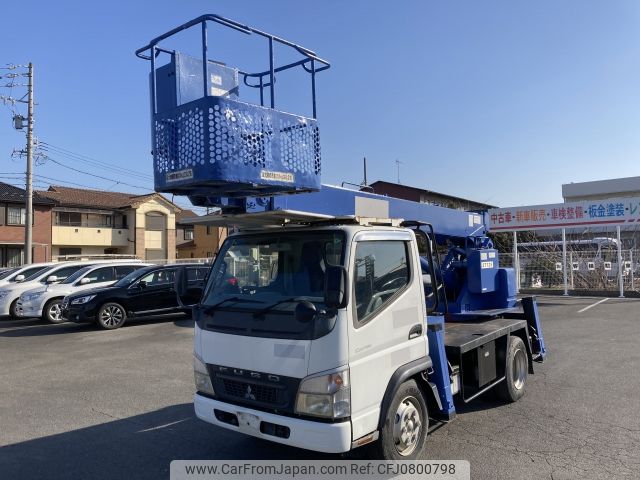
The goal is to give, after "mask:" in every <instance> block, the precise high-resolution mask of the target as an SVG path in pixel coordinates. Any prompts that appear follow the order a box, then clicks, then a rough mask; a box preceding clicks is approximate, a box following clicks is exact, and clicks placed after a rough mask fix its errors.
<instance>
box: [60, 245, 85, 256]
mask: <svg viewBox="0 0 640 480" xmlns="http://www.w3.org/2000/svg"><path fill="white" fill-rule="evenodd" d="M81 253H82V248H79V247H60V252H59V254H58V255H60V256H61V257H64V256H67V255H80V254H81Z"/></svg>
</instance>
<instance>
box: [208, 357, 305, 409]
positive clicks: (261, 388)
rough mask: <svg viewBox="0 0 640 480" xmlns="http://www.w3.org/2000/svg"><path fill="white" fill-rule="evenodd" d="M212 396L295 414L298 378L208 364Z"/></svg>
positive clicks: (235, 402) (239, 403) (238, 403)
mask: <svg viewBox="0 0 640 480" xmlns="http://www.w3.org/2000/svg"><path fill="white" fill-rule="evenodd" d="M208 368H209V375H210V376H211V382H212V384H213V390H214V391H215V392H216V393H215V396H216V397H217V398H219V399H220V400H223V401H226V402H228V403H231V404H237V405H246V406H250V407H253V408H258V409H261V410H266V411H277V412H280V413H294V411H293V410H294V406H295V398H296V394H297V393H298V385H299V384H300V379H299V378H292V377H285V376H282V375H272V374H268V373H264V372H256V371H249V370H243V369H238V368H233V367H223V366H219V365H211V364H209V365H208Z"/></svg>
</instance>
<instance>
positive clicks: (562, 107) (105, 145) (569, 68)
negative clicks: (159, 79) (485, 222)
mask: <svg viewBox="0 0 640 480" xmlns="http://www.w3.org/2000/svg"><path fill="white" fill-rule="evenodd" d="M0 11H2V16H3V19H4V21H3V22H2V28H1V29H0V45H1V46H2V47H0V64H6V63H26V62H28V61H32V62H34V64H35V67H36V100H37V102H38V105H37V109H36V115H37V116H36V134H37V136H38V138H39V139H40V141H41V142H46V143H48V144H50V145H53V146H54V148H56V150H55V151H53V150H52V148H50V149H49V152H50V156H51V157H52V158H53V159H55V160H57V161H58V162H60V163H63V164H66V165H68V166H69V167H72V169H68V168H63V167H61V166H59V165H57V164H55V163H54V162H53V161H51V160H49V161H47V162H46V163H45V164H43V165H38V166H36V169H35V173H36V174H37V175H40V176H41V177H40V182H43V181H46V180H45V179H44V178H42V177H49V178H55V179H58V180H62V181H64V182H67V183H77V184H80V185H86V186H91V187H96V188H104V189H111V190H125V191H132V192H140V193H143V192H145V189H148V190H150V189H152V181H151V179H150V175H151V173H152V163H151V157H150V154H149V151H150V131H149V100H148V91H147V85H148V84H147V75H148V68H149V66H148V64H147V62H144V61H142V60H140V59H138V58H136V57H135V56H134V54H133V52H134V50H135V49H136V48H138V47H140V46H142V45H144V44H146V43H147V42H148V41H149V40H150V39H151V38H152V37H154V36H156V35H158V34H160V33H162V32H164V31H167V30H169V29H171V28H172V27H174V26H176V25H178V24H179V23H182V22H184V21H187V20H189V19H191V18H193V17H196V16H198V15H201V14H203V13H218V14H221V15H224V16H228V17H230V18H233V19H236V20H238V21H240V22H243V23H246V24H249V25H252V26H254V27H256V28H260V29H262V30H265V31H268V32H271V33H274V34H277V35H279V36H282V37H284V38H287V39H290V40H292V41H295V42H297V43H299V44H302V45H304V46H307V47H309V48H311V49H313V50H315V51H316V52H317V53H318V54H319V55H320V56H322V57H324V58H327V59H328V60H330V61H331V62H332V68H331V69H330V70H328V71H327V72H324V73H323V74H322V75H321V76H319V79H318V80H319V81H318V101H319V107H318V116H319V120H320V122H321V129H322V148H323V161H324V167H323V181H324V182H325V183H334V184H339V183H340V182H342V181H350V182H356V183H357V182H360V181H361V180H362V157H364V156H366V157H367V159H368V164H369V180H370V181H371V180H375V179H384V180H389V181H395V179H396V166H395V159H399V160H400V161H401V162H402V164H401V170H400V180H401V182H402V183H405V184H408V185H413V186H418V187H423V188H428V189H432V190H436V191H441V192H446V193H449V194H453V195H458V196H463V197H469V198H473V199H476V200H479V201H484V202H488V203H493V204H497V205H500V206H512V205H524V204H540V203H547V202H556V201H560V200H561V190H560V186H561V184H562V183H567V182H572V181H585V180H595V179H601V178H614V177H621V176H634V175H640V163H639V162H638V158H639V156H640V155H639V154H640V135H638V131H639V127H640V90H639V88H638V85H640V2H637V1H635V0H629V1H621V0H620V1H610V2H601V1H600V2H596V1H584V0H563V1H557V0H538V1H535V2H513V1H506V0H505V1H477V0H468V1H438V2H436V1H425V0H417V1H408V0H407V1H398V2H374V1H348V2H347V1H339V0H329V1H322V2H318V1H314V2H311V1H303V0H297V1H284V0H282V1H269V2H267V1H252V0H235V1H225V0H218V1H212V0H209V1H202V0H181V1H180V2H176V1H167V0H156V1H147V0H144V1H135V2H134V1H127V2H124V1H119V0H114V1H111V2H87V1H55V2H51V1H44V0H40V1H32V0H23V1H21V2H5V4H4V5H3V6H2V7H1V8H0ZM26 19H30V22H29V24H27V23H26ZM214 35H218V34H217V33H215V32H214V31H212V32H211V34H210V40H212V42H213V44H214V46H213V47H212V50H213V53H212V56H213V57H216V58H217V59H222V60H224V61H226V62H227V63H228V64H233V63H234V61H235V60H236V59H242V60H243V61H246V60H251V59H253V58H254V57H253V56H252V55H251V54H248V55H241V53H242V52H241V49H242V48H244V45H245V43H242V42H245V40H244V39H240V40H239V42H240V43H233V42H234V40H233V39H237V38H238V36H237V35H235V36H227V35H225V34H222V33H220V36H219V37H214ZM190 39H191V37H188V36H185V37H184V38H182V39H181V40H180V42H179V44H178V45H177V46H178V48H179V49H180V48H184V49H186V50H187V51H189V50H190V49H191V50H194V51H195V48H196V44H195V43H192V44H189V40H190ZM251 45H253V46H254V47H256V44H251ZM261 58H262V57H261ZM240 66H242V65H240ZM4 83H5V80H0V84H4ZM305 86H306V84H305ZM0 90H2V92H0V94H5V95H6V94H8V89H6V88H0ZM300 91H301V90H300ZM17 93H18V90H14V91H13V95H14V96H16V95H17ZM287 93H288V94H287ZM287 93H285V94H284V95H283V96H282V97H281V100H282V101H283V107H284V108H286V109H287V110H292V111H296V112H297V111H300V112H305V111H308V101H307V100H308V99H307V98H306V97H304V96H303V95H298V96H296V95H293V94H294V93H299V90H298V89H295V88H293V86H291V87H290V88H288V89H287ZM241 96H242V92H241ZM23 142H24V136H23V134H21V133H18V132H15V131H14V130H13V129H12V127H11V112H10V110H9V108H5V107H4V106H2V105H0V161H2V162H3V166H2V167H0V172H1V173H0V177H2V176H4V177H7V176H9V177H11V176H10V175H7V174H8V173H12V172H20V171H23V170H24V161H23V160H18V159H14V160H12V159H11V158H10V153H11V151H12V150H13V149H14V148H20V147H22V146H23V145H24V143H23ZM60 149H64V150H60ZM69 152H73V154H70V153H69ZM76 154H80V155H83V156H85V157H78V156H77V155H76ZM86 157H90V159H92V160H98V161H100V162H104V163H108V164H110V165H113V166H114V168H116V169H119V170H117V171H116V170H114V171H109V169H104V168H102V169H97V168H95V167H92V166H91V165H89V164H88V163H86V161H81V160H87V158H86ZM122 169H128V170H135V171H137V172H140V173H141V175H139V176H136V175H129V174H125V173H124V171H123V170H122ZM78 170H84V171H89V172H91V173H93V174H95V175H100V176H103V177H106V178H108V179H110V180H104V179H100V178H97V177H95V176H91V175H86V174H83V173H81V172H80V171H78ZM0 180H5V181H9V182H12V183H19V179H17V177H16V178H13V177H12V178H11V179H9V180H7V179H6V178H4V179H3V178H0ZM111 180H118V181H120V182H124V183H128V184H130V185H136V186H140V187H143V188H139V189H137V188H133V187H130V186H127V185H123V183H120V184H118V183H116V182H114V181H111ZM52 183H56V182H55V181H54V182H52ZM58 183H60V182H58ZM38 186H40V187H43V186H44V184H43V183H39V184H38ZM180 203H181V204H182V205H186V204H187V200H186V199H183V200H180Z"/></svg>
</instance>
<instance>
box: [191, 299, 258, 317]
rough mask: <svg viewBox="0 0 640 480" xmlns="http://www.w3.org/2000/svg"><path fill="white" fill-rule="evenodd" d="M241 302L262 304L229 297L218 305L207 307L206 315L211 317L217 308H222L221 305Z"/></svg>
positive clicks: (256, 301)
mask: <svg viewBox="0 0 640 480" xmlns="http://www.w3.org/2000/svg"><path fill="white" fill-rule="evenodd" d="M239 301H243V302H247V303H262V302H260V301H258V300H252V299H250V298H243V297H229V298H225V299H224V300H220V301H219V302H218V303H214V304H213V305H211V306H209V307H207V308H206V309H205V311H204V313H205V314H206V315H211V314H212V313H213V312H214V311H215V309H216V308H218V307H220V306H221V305H223V304H225V303H227V302H239Z"/></svg>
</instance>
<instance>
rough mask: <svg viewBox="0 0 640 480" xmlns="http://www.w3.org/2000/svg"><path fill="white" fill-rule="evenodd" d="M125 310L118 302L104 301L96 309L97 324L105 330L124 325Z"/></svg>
mask: <svg viewBox="0 0 640 480" xmlns="http://www.w3.org/2000/svg"><path fill="white" fill-rule="evenodd" d="M126 319H127V312H126V311H125V309H124V307H123V306H122V305H120V304H119V303H105V304H104V305H102V307H100V310H98V325H100V326H101V327H102V328H104V329H107V330H114V329H116V328H120V327H121V326H122V325H124V322H125V321H126Z"/></svg>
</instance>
